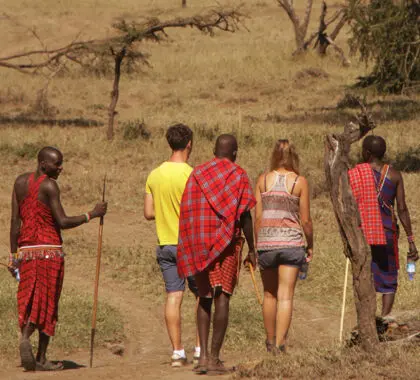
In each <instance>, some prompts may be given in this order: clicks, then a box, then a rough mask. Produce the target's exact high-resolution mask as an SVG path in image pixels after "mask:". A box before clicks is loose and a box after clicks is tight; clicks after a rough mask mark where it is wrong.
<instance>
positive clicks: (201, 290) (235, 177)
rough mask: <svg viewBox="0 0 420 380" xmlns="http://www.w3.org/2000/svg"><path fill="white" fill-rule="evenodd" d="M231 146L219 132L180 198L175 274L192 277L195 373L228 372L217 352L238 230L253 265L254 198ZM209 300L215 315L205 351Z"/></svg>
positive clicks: (234, 273)
mask: <svg viewBox="0 0 420 380" xmlns="http://www.w3.org/2000/svg"><path fill="white" fill-rule="evenodd" d="M237 150H238V145H237V142H236V139H235V137H234V136H232V135H221V136H219V137H218V139H217V141H216V147H215V151H214V153H215V158H213V159H212V160H211V161H209V162H206V163H205V164H203V165H200V166H198V167H196V168H195V169H194V171H193V172H192V174H191V176H190V178H189V180H188V182H187V185H186V188H185V191H184V194H183V197H182V201H181V211H180V219H179V241H178V254H177V264H178V272H179V274H180V275H181V276H182V277H188V276H195V280H196V284H197V287H198V294H199V297H200V301H199V306H198V311H197V323H198V331H199V336H200V346H201V355H200V361H199V365H198V367H197V368H196V371H197V372H199V373H208V374H223V373H225V372H226V371H228V370H227V369H226V368H225V367H224V366H223V364H222V363H221V361H220V360H219V353H220V349H221V346H222V343H223V339H224V337H225V333H226V328H227V324H228V317H229V300H230V296H231V295H232V293H233V289H234V287H235V285H236V283H237V280H238V274H239V267H240V264H241V258H240V253H241V249H242V244H243V238H241V229H243V231H244V234H245V237H246V240H247V243H248V248H249V254H248V256H247V258H246V260H245V261H246V262H248V263H250V264H251V265H253V266H254V267H255V260H256V259H255V251H254V240H253V232H252V218H251V214H250V210H251V209H252V208H253V207H254V205H255V203H256V202H255V198H254V195H253V192H252V188H251V185H250V183H249V179H248V176H247V174H246V172H245V171H244V170H243V169H242V168H241V167H240V166H238V165H237V164H235V160H236V153H237ZM213 300H214V304H215V315H214V319H213V320H214V326H213V337H212V344H211V353H210V355H209V353H208V351H207V346H208V336H209V329H210V314H211V306H212V303H213Z"/></svg>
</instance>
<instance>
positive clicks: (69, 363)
mask: <svg viewBox="0 0 420 380" xmlns="http://www.w3.org/2000/svg"><path fill="white" fill-rule="evenodd" d="M59 362H60V361H54V362H53V363H54V364H56V363H59ZM61 363H63V366H64V368H63V370H70V369H80V368H86V366H85V365H83V364H78V363H76V362H73V361H71V360H62V361H61Z"/></svg>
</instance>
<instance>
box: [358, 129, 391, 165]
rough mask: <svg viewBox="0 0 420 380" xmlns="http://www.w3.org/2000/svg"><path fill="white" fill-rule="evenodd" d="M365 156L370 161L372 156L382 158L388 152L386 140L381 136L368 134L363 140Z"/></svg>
mask: <svg viewBox="0 0 420 380" xmlns="http://www.w3.org/2000/svg"><path fill="white" fill-rule="evenodd" d="M362 149H363V158H364V160H365V161H369V159H370V158H376V159H379V160H381V159H382V158H383V157H384V155H385V152H386V142H385V140H384V138H383V137H381V136H373V135H371V136H368V137H366V138H365V139H364V140H363V148H362Z"/></svg>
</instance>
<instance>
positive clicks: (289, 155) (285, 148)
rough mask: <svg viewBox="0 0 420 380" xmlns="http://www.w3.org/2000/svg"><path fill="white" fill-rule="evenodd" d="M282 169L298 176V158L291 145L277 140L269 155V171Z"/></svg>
mask: <svg viewBox="0 0 420 380" xmlns="http://www.w3.org/2000/svg"><path fill="white" fill-rule="evenodd" d="M280 167H283V168H285V169H287V170H290V171H292V172H295V173H296V174H297V175H299V156H298V154H297V151H296V148H295V146H294V145H293V144H290V143H289V140H286V139H280V140H277V142H276V145H274V149H273V153H272V154H271V162H270V170H276V169H278V168H280Z"/></svg>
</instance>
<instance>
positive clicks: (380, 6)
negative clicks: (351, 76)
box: [348, 0, 420, 93]
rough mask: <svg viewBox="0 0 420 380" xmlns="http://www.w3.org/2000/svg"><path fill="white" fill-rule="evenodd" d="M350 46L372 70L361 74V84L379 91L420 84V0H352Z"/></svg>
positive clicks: (396, 90)
mask: <svg viewBox="0 0 420 380" xmlns="http://www.w3.org/2000/svg"><path fill="white" fill-rule="evenodd" d="M348 12H349V16H350V18H351V20H352V21H351V29H352V34H353V36H352V38H351V39H350V47H351V49H352V51H353V53H355V52H358V53H359V54H360V59H361V60H362V61H363V62H365V63H366V64H368V63H369V62H374V66H373V69H372V72H371V73H370V74H369V75H367V76H365V77H360V78H359V82H358V84H357V85H358V86H360V87H368V86H374V87H375V88H376V89H377V90H378V91H379V92H384V93H402V92H404V91H405V90H406V89H409V88H411V89H413V88H419V87H420V23H419V18H420V2H419V0H401V1H393V0H372V1H370V2H369V3H368V4H366V3H365V2H362V1H360V0H351V1H350V3H349V8H348Z"/></svg>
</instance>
